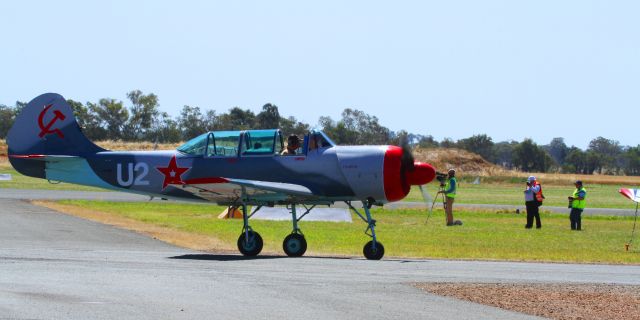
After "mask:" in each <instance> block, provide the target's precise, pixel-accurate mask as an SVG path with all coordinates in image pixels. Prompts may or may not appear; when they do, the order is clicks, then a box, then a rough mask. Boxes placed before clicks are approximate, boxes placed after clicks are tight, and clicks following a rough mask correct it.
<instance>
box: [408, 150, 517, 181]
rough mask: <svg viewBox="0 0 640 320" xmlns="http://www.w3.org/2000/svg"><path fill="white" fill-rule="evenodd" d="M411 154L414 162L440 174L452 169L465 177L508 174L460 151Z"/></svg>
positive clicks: (478, 157)
mask: <svg viewBox="0 0 640 320" xmlns="http://www.w3.org/2000/svg"><path fill="white" fill-rule="evenodd" d="M413 153H414V156H415V158H416V160H418V161H422V162H427V163H430V164H431V165H433V166H434V167H435V168H436V170H438V171H440V172H447V171H448V170H449V169H453V168H455V169H456V170H457V171H459V172H463V173H464V174H466V175H476V176H490V175H496V174H500V175H505V174H507V173H508V172H509V171H508V170H505V169H504V168H501V167H499V166H497V165H495V164H493V163H490V162H489V161H487V160H485V159H484V158H482V157H481V156H479V155H477V154H475V153H471V152H469V151H466V150H462V149H455V148H425V149H421V148H418V149H415V150H414V152H413Z"/></svg>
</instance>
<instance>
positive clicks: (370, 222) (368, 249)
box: [347, 200, 384, 260]
mask: <svg viewBox="0 0 640 320" xmlns="http://www.w3.org/2000/svg"><path fill="white" fill-rule="evenodd" d="M347 205H348V206H349V208H350V209H351V210H353V212H355V213H356V214H357V215H358V216H359V217H360V219H362V221H364V222H366V223H367V229H366V230H365V231H364V233H365V234H366V235H368V236H369V237H371V241H369V242H367V244H365V245H364V248H363V249H362V253H364V256H365V258H367V259H369V260H380V259H382V257H383V256H384V246H383V245H382V243H380V242H378V241H377V238H376V220H375V219H373V218H372V217H371V211H370V210H369V209H371V201H369V200H367V201H362V209H364V212H365V215H366V218H365V217H364V216H362V214H360V212H358V210H357V209H356V208H355V207H353V206H352V205H351V203H350V202H347ZM369 231H371V233H369Z"/></svg>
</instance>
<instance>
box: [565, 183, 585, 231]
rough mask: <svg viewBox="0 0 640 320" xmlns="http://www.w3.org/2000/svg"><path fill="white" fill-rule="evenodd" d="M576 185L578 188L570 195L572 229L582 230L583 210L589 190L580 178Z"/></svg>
mask: <svg viewBox="0 0 640 320" xmlns="http://www.w3.org/2000/svg"><path fill="white" fill-rule="evenodd" d="M575 186H576V190H574V191H573V194H572V195H571V196H570V197H569V207H570V208H571V213H569V220H570V221H571V230H582V211H584V207H585V205H586V201H585V198H586V197H587V190H586V189H585V188H584V186H582V181H580V180H577V181H576V182H575Z"/></svg>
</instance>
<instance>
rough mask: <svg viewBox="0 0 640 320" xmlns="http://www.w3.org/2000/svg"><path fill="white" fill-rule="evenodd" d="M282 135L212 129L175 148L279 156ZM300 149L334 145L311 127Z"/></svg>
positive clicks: (220, 154) (190, 151) (204, 152)
mask: <svg viewBox="0 0 640 320" xmlns="http://www.w3.org/2000/svg"><path fill="white" fill-rule="evenodd" d="M284 140H285V139H284V137H283V135H282V133H281V132H280V130H279V129H267V130H244V131H211V132H207V133H204V134H201V135H199V136H197V137H195V138H193V139H191V140H189V141H187V142H186V143H185V144H183V145H182V146H180V147H178V151H180V152H182V153H185V154H188V155H192V156H207V157H236V156H238V150H239V151H240V155H242V156H266V155H278V154H280V153H281V152H282V150H284V148H285V144H284ZM304 143H305V144H304V146H301V148H300V149H301V150H300V152H303V150H304V151H306V152H309V151H314V150H319V149H326V148H331V147H333V146H335V143H334V142H333V141H331V139H330V138H329V137H327V135H326V134H325V133H324V132H322V131H320V130H311V131H309V133H308V134H307V135H305V137H304Z"/></svg>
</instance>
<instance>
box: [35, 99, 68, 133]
mask: <svg viewBox="0 0 640 320" xmlns="http://www.w3.org/2000/svg"><path fill="white" fill-rule="evenodd" d="M52 106H53V104H49V105H47V106H46V107H44V110H42V112H40V115H39V116H38V126H39V127H40V134H39V135H38V136H39V137H40V138H42V137H44V136H46V135H47V134H51V133H55V134H57V135H58V137H60V138H64V134H63V133H62V131H60V129H57V128H56V129H53V130H52V129H51V127H52V126H53V124H55V123H56V121H58V120H64V119H65V118H66V117H65V115H64V114H62V112H60V111H59V110H53V119H51V121H49V123H47V124H46V125H45V124H44V122H43V121H44V115H45V114H46V113H47V111H48V110H49V109H50V108H51V107H52Z"/></svg>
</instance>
